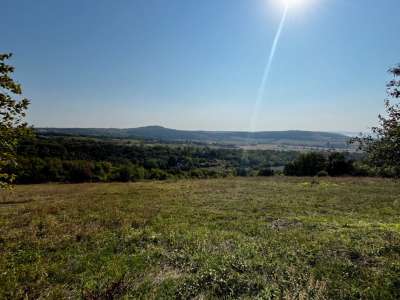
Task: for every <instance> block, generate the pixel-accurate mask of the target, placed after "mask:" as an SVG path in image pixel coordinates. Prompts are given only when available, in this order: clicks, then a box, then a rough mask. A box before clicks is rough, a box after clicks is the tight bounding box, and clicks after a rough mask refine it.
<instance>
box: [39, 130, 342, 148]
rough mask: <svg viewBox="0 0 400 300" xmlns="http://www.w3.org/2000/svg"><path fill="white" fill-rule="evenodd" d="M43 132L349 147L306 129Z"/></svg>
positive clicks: (336, 137)
mask: <svg viewBox="0 0 400 300" xmlns="http://www.w3.org/2000/svg"><path fill="white" fill-rule="evenodd" d="M36 131H37V132H38V133H39V134H42V135H54V134H56V135H79V136H89V137H108V138H130V139H152V140H161V141H180V142H182V141H197V142H205V143H228V144H281V145H285V144H289V145H307V146H323V147H325V146H328V147H330V146H332V147H340V148H343V147H346V145H347V140H348V139H349V137H348V136H345V135H343V134H340V133H333V132H323V131H306V130H283V131H255V132H249V131H207V130H179V129H171V128H166V127H163V126H158V125H151V126H143V127H136V128H56V127H54V128H53V127H49V128H37V129H36Z"/></svg>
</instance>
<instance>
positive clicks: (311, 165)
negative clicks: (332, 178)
mask: <svg viewBox="0 0 400 300" xmlns="http://www.w3.org/2000/svg"><path fill="white" fill-rule="evenodd" d="M325 168H326V159H325V157H324V156H323V155H322V154H321V153H316V152H310V153H304V154H301V155H300V156H299V157H298V158H297V159H296V160H295V161H293V162H291V163H289V164H287V165H286V166H285V169H284V171H283V172H284V174H285V175H286V176H315V175H317V174H318V172H320V171H323V170H325Z"/></svg>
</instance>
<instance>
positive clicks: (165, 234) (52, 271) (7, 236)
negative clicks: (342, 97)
mask: <svg viewBox="0 0 400 300" xmlns="http://www.w3.org/2000/svg"><path fill="white" fill-rule="evenodd" d="M1 197H2V198H1V199H0V298H1V299H3V298H5V299H7V298H10V299H18V298H24V297H28V298H32V299H35V298H52V299H62V298H73V299H75V298H85V299H112V298H124V297H125V298H141V299H159V298H164V299H174V298H181V299H187V298H197V299H216V298H245V299H255V298H256V299H351V298H354V299H359V298H363V299H396V298H397V299H399V298H400V218H399V215H400V183H399V182H398V181H397V182H396V181H389V180H380V179H346V178H344V179H321V180H320V181H319V183H316V182H313V181H312V179H306V178H278V177H275V178H268V179H259V178H250V179H237V178H235V179H218V180H198V181H189V180H188V181H178V182H141V183H131V184H81V185H56V184H50V185H36V186H18V187H17V188H16V190H15V191H14V192H13V193H12V194H11V195H9V194H7V195H6V194H2V195H1Z"/></svg>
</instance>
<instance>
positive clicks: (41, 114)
mask: <svg viewBox="0 0 400 300" xmlns="http://www.w3.org/2000/svg"><path fill="white" fill-rule="evenodd" d="M303 1H304V2H305V3H304V5H299V6H297V7H291V8H290V9H289V14H288V17H287V20H286V23H285V26H284V28H283V31H282V35H281V39H280V41H279V44H278V47H277V51H276V55H275V57H274V60H273V63H272V69H271V72H270V76H269V79H268V82H267V86H266V92H265V95H264V97H263V100H262V103H261V105H260V106H259V109H258V113H257V115H258V118H257V120H256V121H255V122H254V125H255V127H254V129H255V130H286V129H304V130H324V131H344V130H345V131H364V130H366V129H367V128H368V127H369V126H372V125H374V124H375V123H376V120H377V115H378V113H380V112H382V110H383V100H384V98H385V82H386V81H387V80H388V79H389V78H390V77H389V76H388V74H387V72H386V71H387V69H388V68H389V67H391V66H393V65H395V64H396V63H399V62H400V39H399V33H398V29H399V28H400V18H399V17H398V11H399V9H400V2H399V1H398V0H380V1H377V0H303ZM278 2H279V0H202V1H198V0H119V1H109V0H84V1H82V0H79V1H77V0H69V1H61V0H59V1H55V0H37V1H32V0H16V1H11V0H4V1H2V5H1V7H2V12H1V14H2V18H1V19H0V26H1V28H2V34H1V44H0V52H13V53H14V57H13V60H12V63H13V64H14V65H15V66H16V73H15V77H16V78H17V79H18V81H19V82H21V83H22V84H23V87H24V92H25V95H26V96H27V97H29V98H30V99H31V100H32V104H31V107H30V110H29V118H28V119H29V121H30V123H31V124H33V125H35V126H37V127H39V126H46V127H47V126H57V127H137V126H144V125H163V126H166V127H171V128H179V129H205V130H248V129H249V128H250V126H251V119H252V116H253V109H254V104H255V101H256V99H257V91H258V89H259V85H260V82H261V79H262V76H263V73H264V69H265V65H266V62H267V58H268V55H269V52H270V49H271V45H272V42H273V39H274V36H275V33H276V31H277V28H278V24H279V21H280V18H281V16H282V13H283V6H282V5H280V4H279V3H278ZM307 2H308V3H307Z"/></svg>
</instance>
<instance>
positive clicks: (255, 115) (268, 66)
mask: <svg viewBox="0 0 400 300" xmlns="http://www.w3.org/2000/svg"><path fill="white" fill-rule="evenodd" d="M288 11H289V5H286V6H285V9H284V11H283V15H282V18H281V21H280V23H279V26H278V30H277V31H276V34H275V37H274V40H273V42H272V46H271V50H270V53H269V56H268V61H267V64H266V66H265V70H264V74H263V77H262V79H261V84H260V87H259V89H258V94H257V99H256V103H255V104H254V108H253V114H252V117H251V121H250V131H255V129H256V122H257V120H258V113H259V110H260V105H261V103H262V100H263V97H264V93H265V89H266V85H267V82H268V77H269V74H270V72H271V67H272V62H273V60H274V57H275V52H276V49H277V47H278V43H279V39H280V38H281V34H282V30H283V27H284V25H285V22H286V17H287V14H288Z"/></svg>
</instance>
